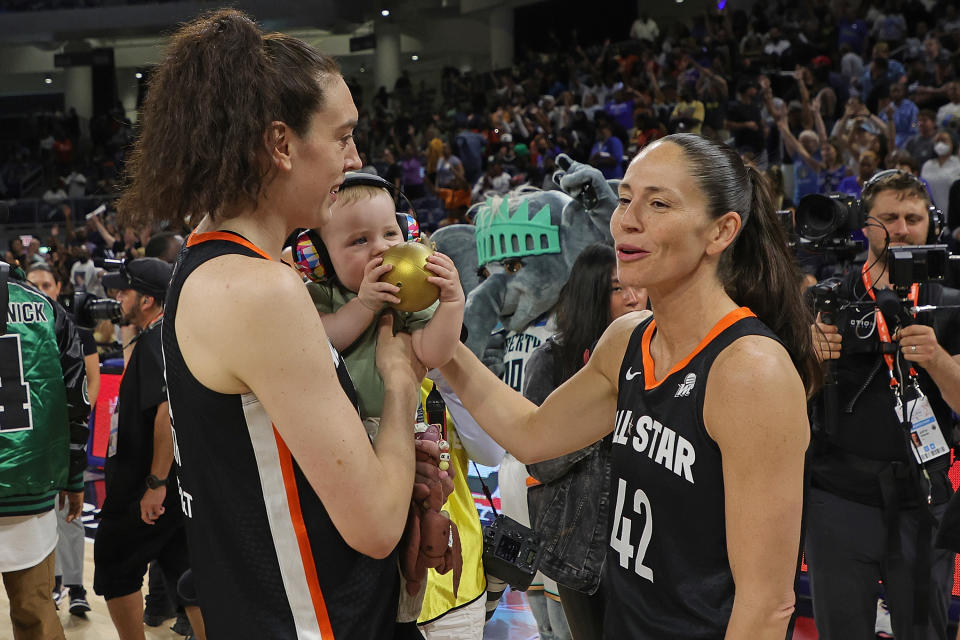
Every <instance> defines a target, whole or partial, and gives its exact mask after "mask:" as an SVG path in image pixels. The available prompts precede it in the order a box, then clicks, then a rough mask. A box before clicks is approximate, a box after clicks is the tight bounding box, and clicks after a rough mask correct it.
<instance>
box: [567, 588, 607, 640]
mask: <svg viewBox="0 0 960 640" xmlns="http://www.w3.org/2000/svg"><path fill="white" fill-rule="evenodd" d="M557 587H558V591H559V592H560V604H562V605H563V614H564V615H565V616H566V617H567V625H568V626H569V627H570V635H571V636H573V640H602V639H603V614H604V611H605V610H606V598H605V594H604V591H603V581H601V582H600V586H599V588H597V591H596V592H595V593H594V594H593V595H587V594H585V593H582V592H580V591H574V590H573V589H568V588H567V587H565V586H563V585H562V584H558V585H557Z"/></svg>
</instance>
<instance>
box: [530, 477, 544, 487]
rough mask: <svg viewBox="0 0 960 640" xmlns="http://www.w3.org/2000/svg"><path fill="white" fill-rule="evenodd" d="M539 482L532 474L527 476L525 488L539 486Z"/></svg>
mask: <svg viewBox="0 0 960 640" xmlns="http://www.w3.org/2000/svg"><path fill="white" fill-rule="evenodd" d="M540 484H541V482H540V481H539V480H537V479H536V478H534V477H533V476H527V488H530V487H539V486H540Z"/></svg>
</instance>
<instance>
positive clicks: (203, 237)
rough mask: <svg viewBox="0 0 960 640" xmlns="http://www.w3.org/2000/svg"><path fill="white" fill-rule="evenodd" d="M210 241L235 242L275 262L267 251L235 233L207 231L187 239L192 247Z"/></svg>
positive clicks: (193, 234) (188, 244)
mask: <svg viewBox="0 0 960 640" xmlns="http://www.w3.org/2000/svg"><path fill="white" fill-rule="evenodd" d="M210 240H226V241H227V242H235V243H237V244H239V245H242V246H244V247H246V248H247V249H250V250H251V251H256V252H257V253H259V254H260V255H261V256H263V257H264V258H266V259H267V260H273V258H271V257H270V256H269V254H267V252H266V251H264V250H263V249H261V248H260V247H258V246H257V245H255V244H253V243H252V242H250V241H249V240H247V239H246V238H242V237H240V236H238V235H237V234H235V233H227V232H226V231H207V232H205V233H191V234H190V235H189V236H188V237H187V246H188V247H192V246H194V245H198V244H200V243H201V242H209V241H210Z"/></svg>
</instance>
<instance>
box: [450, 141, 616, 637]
mask: <svg viewBox="0 0 960 640" xmlns="http://www.w3.org/2000/svg"><path fill="white" fill-rule="evenodd" d="M557 165H558V166H559V167H560V168H561V169H560V171H558V172H557V173H556V174H554V177H553V179H554V182H555V183H556V184H557V185H559V187H560V189H561V190H562V191H541V190H539V189H533V188H529V187H528V188H520V189H519V190H517V191H514V192H512V193H510V194H507V195H506V196H504V197H494V198H489V199H487V200H486V201H485V202H483V203H480V204H478V205H475V206H474V208H473V210H472V211H471V213H472V217H473V220H474V226H469V225H451V226H449V227H444V228H442V229H439V230H438V231H437V232H436V233H434V234H433V236H432V238H431V240H432V241H433V242H434V243H435V245H436V247H437V249H439V250H440V251H442V252H443V253H445V254H447V255H448V256H450V257H451V258H452V259H453V261H454V262H455V263H456V266H457V270H458V271H459V272H460V277H461V281H462V282H463V288H464V291H465V292H468V295H467V304H466V310H465V312H464V325H465V326H466V329H467V339H466V344H467V346H468V347H469V348H470V350H471V351H473V352H474V353H475V354H476V355H477V356H478V357H480V358H481V359H482V360H483V362H484V363H485V364H486V365H487V367H488V368H490V369H491V370H492V371H493V372H494V373H496V374H497V375H499V376H500V377H501V378H502V379H503V380H504V382H506V383H507V384H509V385H510V386H511V387H512V388H514V389H516V390H517V391H518V392H519V391H521V390H522V389H523V369H524V365H525V363H526V361H527V360H528V358H529V357H530V354H531V353H533V350H534V349H536V347H538V346H539V345H540V344H541V343H542V342H543V341H544V340H546V339H547V338H548V337H549V336H551V335H552V334H553V333H554V332H555V326H554V322H553V314H552V312H553V308H554V306H555V305H556V303H557V300H558V298H559V295H560V290H561V289H562V288H563V285H564V284H565V283H566V281H567V278H568V277H569V275H570V269H571V267H572V266H573V263H574V262H575V261H576V259H577V256H579V255H580V252H581V251H583V249H584V248H586V247H587V246H588V245H590V244H592V243H595V242H605V243H607V244H612V243H613V238H612V236H611V234H610V218H611V216H612V214H613V210H614V209H615V208H616V206H617V193H616V187H617V184H618V183H617V181H610V182H608V181H607V180H606V179H605V178H604V177H603V175H602V174H601V173H600V170H599V169H596V168H595V167H591V166H589V165H584V164H581V163H578V162H574V161H572V160H571V159H570V158H569V157H567V156H565V155H561V156H558V158H557ZM471 274H477V277H479V278H480V279H481V280H482V281H481V282H480V283H479V284H477V285H476V286H475V287H469V288H468V284H467V280H468V278H469V277H470V276H471ZM471 284H472V282H471ZM528 478H529V476H528V475H527V471H526V468H525V467H524V465H523V464H521V463H520V462H518V461H517V460H516V459H515V458H514V457H513V456H511V455H510V454H509V452H508V453H506V454H505V455H504V458H503V462H502V463H501V466H500V473H499V478H498V482H499V487H500V497H501V505H502V509H503V512H504V513H505V514H506V515H508V516H509V517H511V518H513V519H515V520H517V521H519V522H521V523H523V524H525V525H528V526H529V523H530V521H529V515H528V512H527V499H526V491H527V483H528ZM529 481H530V482H535V481H534V480H533V479H532V478H530V479H529ZM488 582H491V581H490V576H489V575H488ZM546 582H547V584H546V587H547V590H552V591H553V593H556V585H550V581H549V579H548V580H547V581H546ZM538 584H539V585H543V584H544V582H543V580H542V576H541V575H539V574H538V576H537V578H536V579H535V580H534V585H538ZM551 587H552V588H551ZM501 588H502V587H501ZM488 589H489V590H491V591H492V590H493V585H492V584H489V585H488ZM532 589H536V586H534V587H532ZM534 611H535V614H536V615H537V618H538V620H537V623H538V625H540V626H541V627H542V626H543V624H544V621H543V620H542V619H541V614H537V612H536V608H535V607H534ZM547 624H549V623H547Z"/></svg>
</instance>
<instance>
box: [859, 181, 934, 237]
mask: <svg viewBox="0 0 960 640" xmlns="http://www.w3.org/2000/svg"><path fill="white" fill-rule="evenodd" d="M891 176H906V177H907V178H910V179H911V180H913V181H914V182H915V183H916V184H918V185H920V187H922V188H923V192H924V193H926V194H927V200H928V201H929V202H930V205H929V206H928V207H927V213H928V215H929V216H930V224H929V226H928V227H927V244H937V242H938V241H939V240H940V236H941V234H942V233H943V231H944V226H945V225H944V223H943V212H942V211H941V210H940V209H938V208H937V206H936V205H935V204H933V198H931V197H930V191H929V189H927V185H925V184H924V183H923V181H921V180H920V178H918V177H917V176H915V175H913V174H912V173H910V172H908V171H904V170H903V169H886V170H884V171H878V172H877V173H875V174H873V176H871V178H870V179H869V180H867V181H866V182H864V183H863V189H861V190H860V194H861V196H860V199H859V200H857V205H858V206H859V207H861V210H862V213H863V217H862V218H861V219H862V220H866V217H867V214H868V213H869V212H868V211H867V210H866V205H865V202H864V201H865V200H866V198H865V197H864V195H865V194H866V193H867V191H868V190H870V189H872V188H873V187H874V186H876V185H877V183H878V182H880V181H881V180H884V179H886V178H889V177H891Z"/></svg>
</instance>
